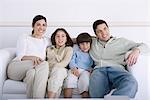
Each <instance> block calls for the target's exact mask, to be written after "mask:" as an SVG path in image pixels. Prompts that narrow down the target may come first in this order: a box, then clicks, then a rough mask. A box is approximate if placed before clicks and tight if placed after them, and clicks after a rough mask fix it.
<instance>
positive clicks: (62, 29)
mask: <svg viewBox="0 0 150 100" xmlns="http://www.w3.org/2000/svg"><path fill="white" fill-rule="evenodd" d="M58 31H63V32H64V33H65V34H66V37H67V42H66V43H65V45H66V46H71V47H73V41H72V39H71V38H70V36H69V34H68V32H67V31H66V30H65V29H64V28H58V29H56V30H55V31H54V33H53V34H52V36H51V42H52V45H56V42H55V36H56V33H57V32H58Z"/></svg>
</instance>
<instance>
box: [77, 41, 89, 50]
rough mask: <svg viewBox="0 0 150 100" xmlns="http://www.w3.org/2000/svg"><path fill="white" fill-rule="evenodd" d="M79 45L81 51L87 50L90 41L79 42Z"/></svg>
mask: <svg viewBox="0 0 150 100" xmlns="http://www.w3.org/2000/svg"><path fill="white" fill-rule="evenodd" d="M79 47H80V49H81V51H83V52H88V51H89V50H90V42H82V43H79Z"/></svg>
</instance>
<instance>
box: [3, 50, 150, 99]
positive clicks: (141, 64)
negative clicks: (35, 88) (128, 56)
mask: <svg viewBox="0 0 150 100" xmlns="http://www.w3.org/2000/svg"><path fill="white" fill-rule="evenodd" d="M14 57H15V48H5V49H0V100H7V99H12V98H13V99H14V98H21V99H24V98H26V84H25V83H23V82H21V81H13V80H11V79H8V78H7V72H6V70H7V66H8V63H9V62H10V61H11V60H12V59H13V58H14ZM148 57H149V56H147V55H141V56H140V57H139V59H138V62H137V64H136V65H134V66H132V67H131V68H129V70H130V71H131V73H132V74H133V75H134V76H135V77H136V79H137V81H138V84H139V86H138V87H139V89H138V92H137V95H136V97H135V99H136V100H148V99H147V98H148V81H147V79H148V78H147V74H148V71H147V70H148V65H149V64H148Z"/></svg>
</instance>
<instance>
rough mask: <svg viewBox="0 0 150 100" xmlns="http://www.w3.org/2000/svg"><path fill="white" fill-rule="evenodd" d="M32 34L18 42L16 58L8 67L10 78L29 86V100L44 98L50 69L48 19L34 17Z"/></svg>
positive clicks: (40, 16) (39, 16)
mask: <svg viewBox="0 0 150 100" xmlns="http://www.w3.org/2000/svg"><path fill="white" fill-rule="evenodd" d="M32 28H33V31H32V34H31V35H24V36H23V37H21V38H20V39H19V40H18V42H17V52H16V55H17V56H16V58H15V59H14V60H13V61H12V62H11V63H10V64H9V66H8V70H7V73H8V78H10V79H13V80H23V81H24V82H25V83H26V84H27V97H28V98H44V97H45V91H46V85H47V79H48V73H49V67H48V63H47V62H46V61H44V60H45V58H46V48H47V46H48V44H49V42H48V39H47V38H45V37H44V36H43V35H44V33H45V31H46V28H47V21H46V18H45V17H44V16H42V15H37V16H35V17H34V19H33V22H32Z"/></svg>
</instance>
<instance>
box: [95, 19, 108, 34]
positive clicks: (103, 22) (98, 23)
mask: <svg viewBox="0 0 150 100" xmlns="http://www.w3.org/2000/svg"><path fill="white" fill-rule="evenodd" d="M100 24H105V25H106V26H107V27H108V24H107V23H106V22H105V21H104V20H101V19H100V20H96V21H95V22H94V23H93V30H94V32H95V34H96V28H97V26H98V25H100Z"/></svg>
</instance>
